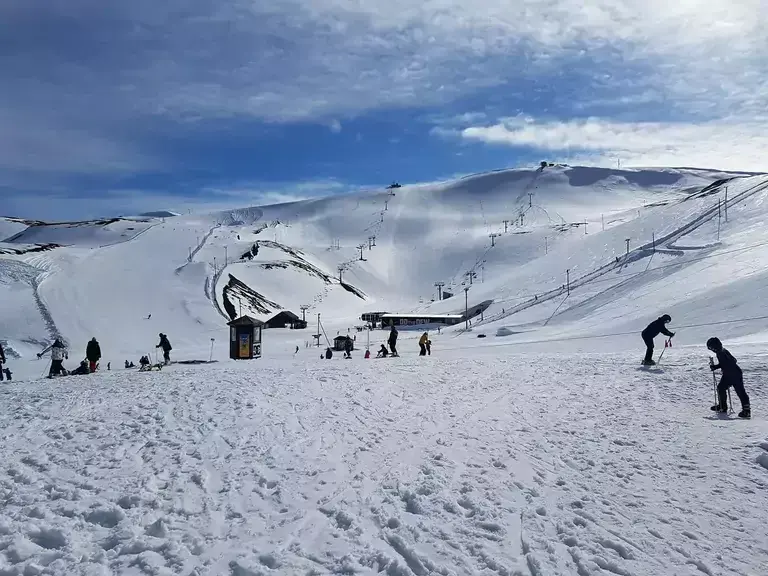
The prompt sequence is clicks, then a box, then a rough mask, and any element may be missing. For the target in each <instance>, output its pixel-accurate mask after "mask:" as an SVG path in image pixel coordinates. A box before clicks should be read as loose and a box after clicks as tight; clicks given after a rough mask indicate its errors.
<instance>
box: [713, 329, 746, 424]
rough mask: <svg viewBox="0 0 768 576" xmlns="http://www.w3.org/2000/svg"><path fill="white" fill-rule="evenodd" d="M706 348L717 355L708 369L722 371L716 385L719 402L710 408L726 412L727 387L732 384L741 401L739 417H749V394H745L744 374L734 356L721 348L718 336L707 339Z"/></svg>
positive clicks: (721, 344)
mask: <svg viewBox="0 0 768 576" xmlns="http://www.w3.org/2000/svg"><path fill="white" fill-rule="evenodd" d="M707 348H708V349H709V350H710V351H712V352H714V353H715V355H716V356H717V364H714V363H710V369H711V370H712V371H713V372H714V371H715V370H718V369H719V370H722V371H723V377H722V378H721V379H720V383H719V384H718V385H717V397H718V400H719V404H715V405H714V406H712V410H713V411H714V412H719V413H727V412H728V397H727V394H726V392H727V390H728V388H730V387H731V386H733V389H734V390H735V391H736V395H737V396H738V397H739V401H740V402H741V412H739V418H751V417H752V411H751V409H750V407H749V396H747V391H746V390H744V374H743V373H742V371H741V368H740V367H739V365H738V364H737V363H736V358H734V357H733V355H731V353H730V352H728V350H726V349H725V348H723V343H722V342H720V339H719V338H710V339H709V340H707Z"/></svg>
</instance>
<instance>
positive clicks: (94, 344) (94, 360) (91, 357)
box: [37, 337, 101, 378]
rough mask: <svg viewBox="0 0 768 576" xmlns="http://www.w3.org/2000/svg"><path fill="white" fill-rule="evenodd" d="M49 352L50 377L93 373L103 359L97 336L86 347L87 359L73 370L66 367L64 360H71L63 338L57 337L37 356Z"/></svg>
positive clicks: (39, 356) (40, 356)
mask: <svg viewBox="0 0 768 576" xmlns="http://www.w3.org/2000/svg"><path fill="white" fill-rule="evenodd" d="M48 352H50V353H51V367H50V370H49V371H48V378H53V377H54V376H67V375H71V376H80V375H84V374H91V373H93V372H96V370H98V367H99V360H101V346H100V345H99V341H98V340H96V338H95V337H94V338H91V339H90V340H89V341H88V344H87V345H86V347H85V359H84V360H82V361H81V362H80V365H79V366H78V367H77V368H75V369H74V370H72V371H67V369H66V368H64V360H69V352H68V351H67V347H66V345H65V344H64V342H63V341H62V340H61V338H56V339H55V340H54V341H53V344H51V345H50V346H48V347H47V348H46V349H45V350H43V351H42V352H40V353H39V354H38V355H37V357H38V358H42V357H43V356H45V355H46V354H47V353H48Z"/></svg>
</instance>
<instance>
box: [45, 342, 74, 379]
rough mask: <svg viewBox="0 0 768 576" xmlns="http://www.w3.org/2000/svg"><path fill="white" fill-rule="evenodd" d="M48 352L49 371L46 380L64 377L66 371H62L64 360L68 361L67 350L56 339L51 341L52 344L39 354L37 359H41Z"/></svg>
mask: <svg viewBox="0 0 768 576" xmlns="http://www.w3.org/2000/svg"><path fill="white" fill-rule="evenodd" d="M49 350H50V351H51V370H50V371H49V372H48V378H53V377H54V376H59V375H61V374H64V375H66V373H67V371H66V370H64V360H65V359H67V360H68V359H69V354H68V353H67V348H66V346H64V343H63V342H62V341H61V340H60V339H58V338H56V340H54V341H53V344H51V345H50V346H48V348H46V349H45V350H43V351H42V352H40V353H39V354H38V355H37V357H38V358H42V357H43V356H44V355H45V354H46V353H47V352H48V351H49Z"/></svg>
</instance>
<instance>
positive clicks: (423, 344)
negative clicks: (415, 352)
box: [419, 332, 429, 356]
mask: <svg viewBox="0 0 768 576" xmlns="http://www.w3.org/2000/svg"><path fill="white" fill-rule="evenodd" d="M428 341H429V334H427V333H426V332H424V334H422V335H421V338H419V356H426V355H427V342H428Z"/></svg>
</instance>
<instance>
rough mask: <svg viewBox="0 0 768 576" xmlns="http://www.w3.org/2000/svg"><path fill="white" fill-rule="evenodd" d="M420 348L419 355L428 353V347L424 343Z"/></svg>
mask: <svg viewBox="0 0 768 576" xmlns="http://www.w3.org/2000/svg"><path fill="white" fill-rule="evenodd" d="M419 348H421V350H420V351H419V356H426V355H427V347H426V345H424V344H419Z"/></svg>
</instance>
